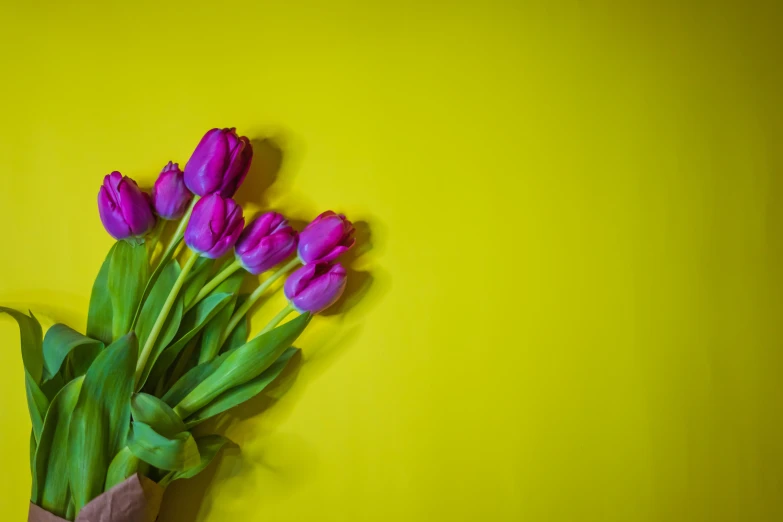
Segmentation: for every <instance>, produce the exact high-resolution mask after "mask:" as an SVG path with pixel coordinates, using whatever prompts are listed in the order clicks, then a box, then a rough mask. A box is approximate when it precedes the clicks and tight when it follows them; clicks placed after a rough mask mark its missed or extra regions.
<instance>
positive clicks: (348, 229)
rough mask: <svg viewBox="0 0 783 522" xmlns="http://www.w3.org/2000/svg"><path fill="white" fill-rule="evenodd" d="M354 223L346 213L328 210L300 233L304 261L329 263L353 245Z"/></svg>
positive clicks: (301, 256) (301, 254)
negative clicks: (348, 218)
mask: <svg viewBox="0 0 783 522" xmlns="http://www.w3.org/2000/svg"><path fill="white" fill-rule="evenodd" d="M353 232H354V228H353V224H351V222H350V221H348V220H347V219H346V218H345V216H344V215H342V214H335V213H334V212H332V211H331V210H327V211H326V212H324V213H323V214H321V215H320V216H318V217H317V218H315V219H314V220H313V221H312V222H311V223H310V224H309V225H307V226H306V227H305V229H304V230H302V232H301V233H300V234H299V259H301V260H302V263H304V264H309V263H327V262H329V261H332V260H334V259H336V258H337V257H338V256H339V255H340V254H342V253H343V252H345V251H346V250H348V249H349V248H351V247H352V246H353V244H354V243H355V242H356V240H355V239H354V238H353V237H352V236H353Z"/></svg>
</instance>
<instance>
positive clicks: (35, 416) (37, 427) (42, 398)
mask: <svg viewBox="0 0 783 522" xmlns="http://www.w3.org/2000/svg"><path fill="white" fill-rule="evenodd" d="M24 386H25V395H27V409H28V411H29V412H30V421H31V422H32V424H33V435H35V440H36V441H40V440H41V431H42V430H43V422H44V417H46V410H48V409H49V399H48V398H47V397H46V394H44V392H43V391H41V388H40V387H39V386H38V385H37V384H36V383H35V380H34V379H33V378H32V377H30V374H29V373H28V372H27V369H25V371H24Z"/></svg>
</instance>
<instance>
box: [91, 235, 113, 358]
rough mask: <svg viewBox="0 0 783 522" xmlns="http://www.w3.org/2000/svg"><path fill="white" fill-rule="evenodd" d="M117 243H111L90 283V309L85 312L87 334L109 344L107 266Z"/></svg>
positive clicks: (109, 294)
mask: <svg viewBox="0 0 783 522" xmlns="http://www.w3.org/2000/svg"><path fill="white" fill-rule="evenodd" d="M116 248H117V243H115V244H113V245H112V247H111V249H110V250H109V253H108V254H107V255H106V259H105V260H104V261H103V264H102V265H101V269H100V270H99V271H98V277H96V278H95V282H94V283H93V285H92V293H91V294H90V311H89V313H88V314H87V335H88V336H89V337H92V338H93V339H97V340H99V341H101V342H103V343H104V345H106V344H111V341H112V334H111V325H112V308H111V293H110V292H109V267H110V265H111V257H112V254H114V250H115V249H116Z"/></svg>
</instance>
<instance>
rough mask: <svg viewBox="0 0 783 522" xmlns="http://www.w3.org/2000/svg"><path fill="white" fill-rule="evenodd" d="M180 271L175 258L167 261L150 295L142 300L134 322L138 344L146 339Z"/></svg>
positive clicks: (140, 344)
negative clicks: (137, 316) (138, 314)
mask: <svg viewBox="0 0 783 522" xmlns="http://www.w3.org/2000/svg"><path fill="white" fill-rule="evenodd" d="M180 271H181V269H180V267H179V263H177V260H176V259H173V260H171V261H170V262H169V263H167V264H166V268H165V269H164V270H163V272H162V273H161V274H160V277H158V280H157V282H156V283H155V286H153V287H152V291H151V292H150V295H149V296H147V299H146V301H144V306H143V307H142V309H141V315H140V316H139V321H138V322H137V323H136V333H137V334H138V336H139V346H144V343H145V342H146V341H147V337H149V335H150V331H151V330H152V326H153V325H154V324H155V321H156V320H157V318H158V316H159V315H160V312H161V310H162V309H163V304H164V303H165V302H166V299H168V297H169V294H170V293H171V289H172V288H174V284H175V283H176V282H177V277H178V276H179V274H180ZM161 335H162V334H161Z"/></svg>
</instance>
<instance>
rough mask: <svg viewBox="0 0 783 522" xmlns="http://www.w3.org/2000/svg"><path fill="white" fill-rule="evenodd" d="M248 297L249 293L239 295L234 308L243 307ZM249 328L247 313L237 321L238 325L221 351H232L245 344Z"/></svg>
mask: <svg viewBox="0 0 783 522" xmlns="http://www.w3.org/2000/svg"><path fill="white" fill-rule="evenodd" d="M248 297H250V296H249V295H248V294H240V295H238V296H237V302H236V305H235V306H234V308H235V309H238V308H239V307H241V306H242V305H243V304H244V302H245V301H247V298H248ZM249 330H250V318H249V317H248V314H245V317H243V318H242V320H241V321H239V323H237V325H236V327H235V328H234V329H233V330H232V331H231V333H230V334H229V336H228V339H226V342H225V343H224V344H223V346H221V348H220V349H221V351H224V352H230V351H231V350H233V349H235V348H239V347H240V346H242V345H243V344H245V343H246V342H247V334H248V331H249Z"/></svg>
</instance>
